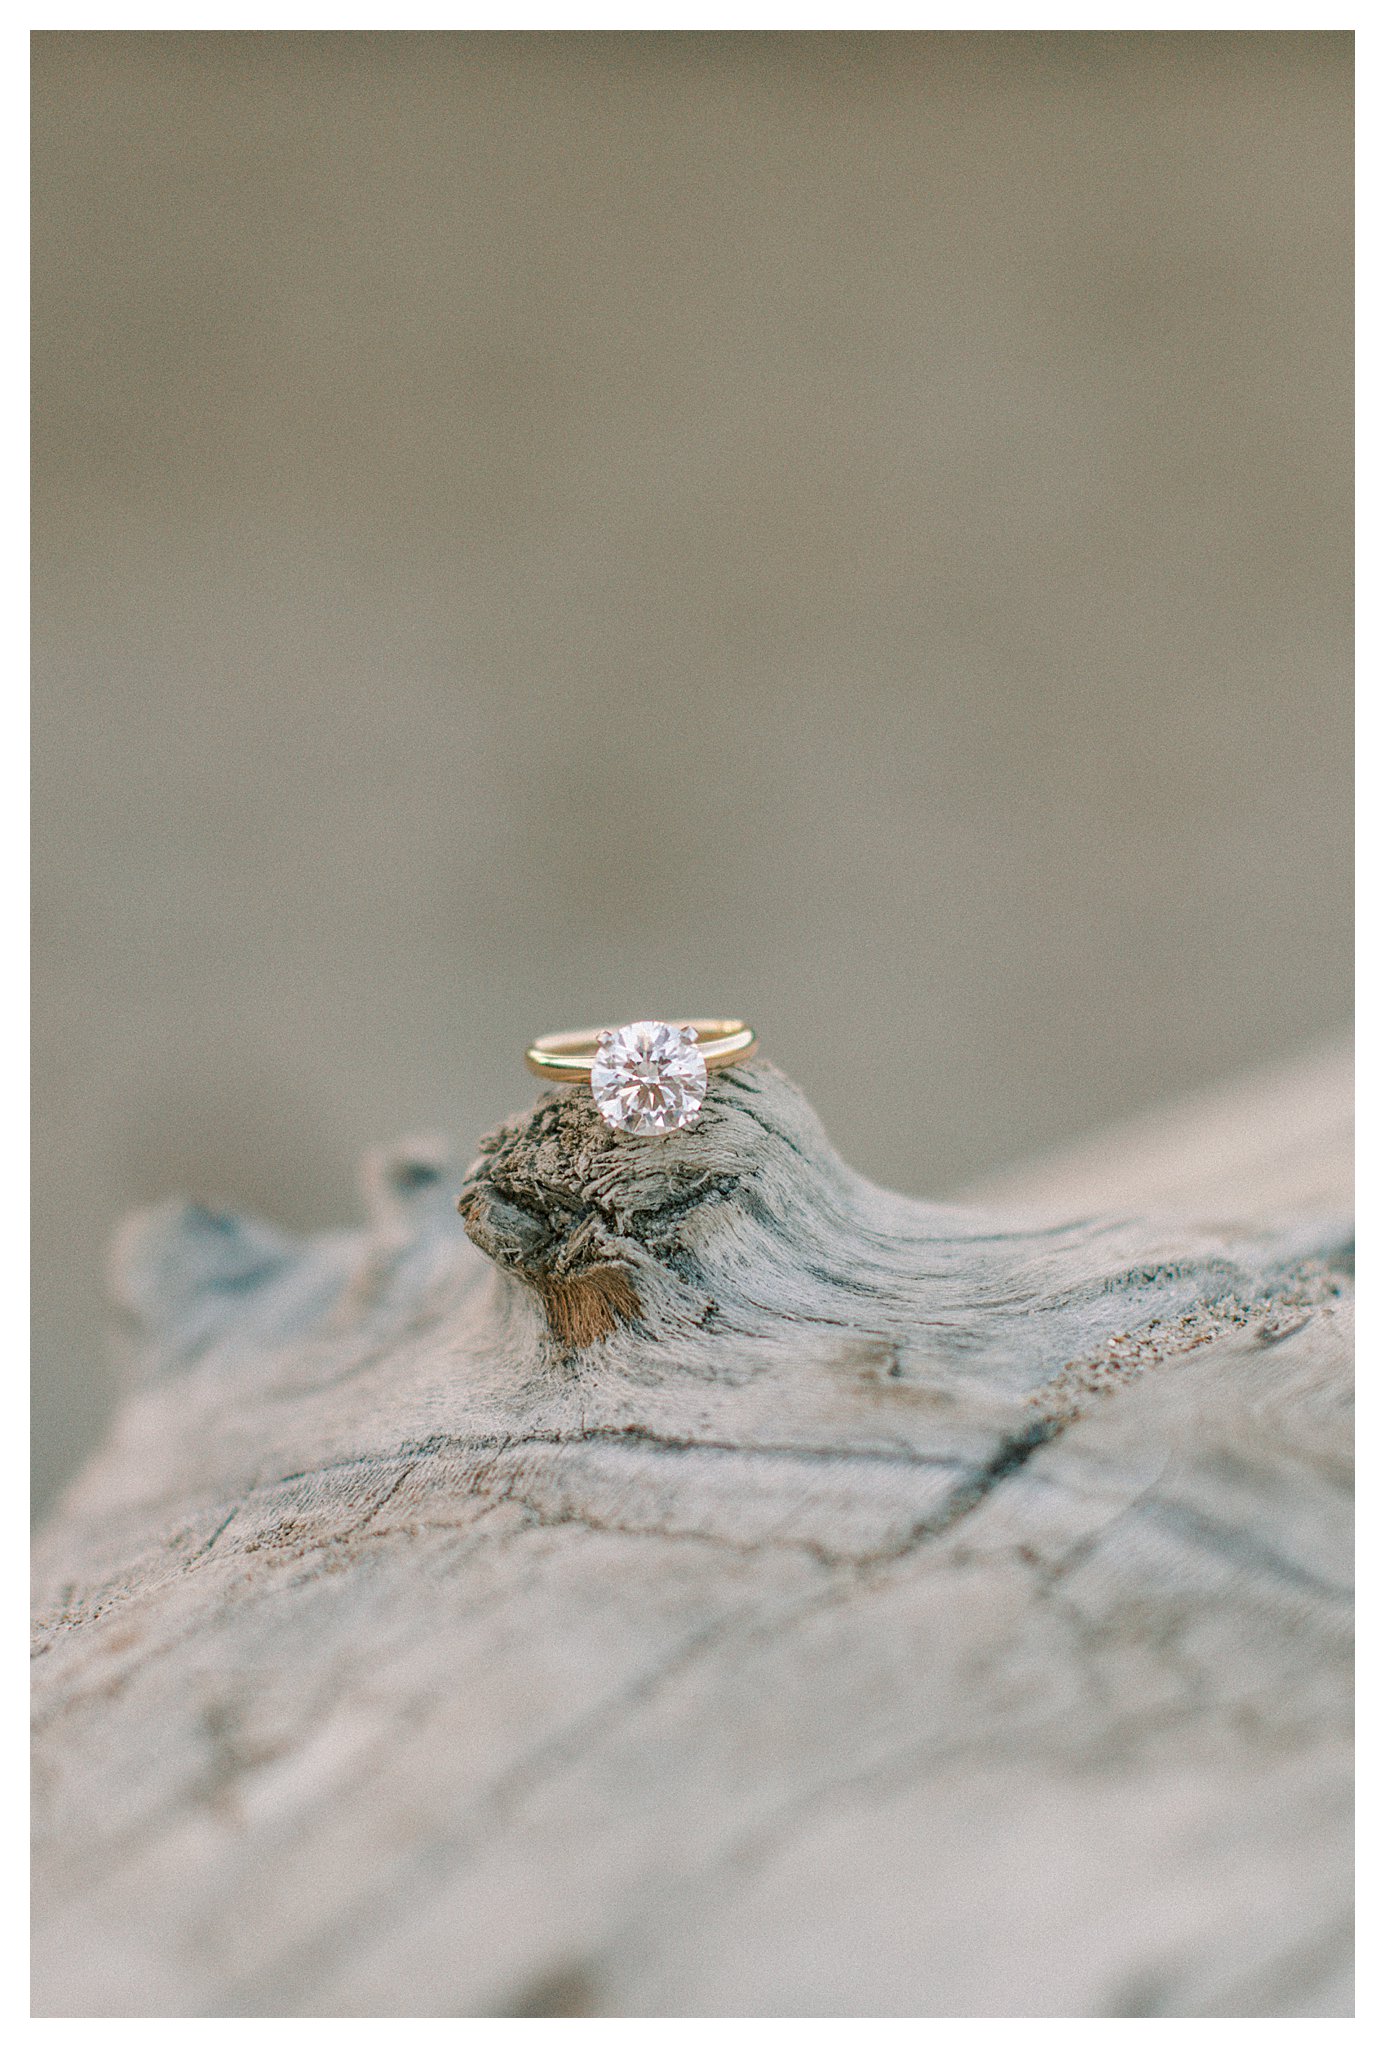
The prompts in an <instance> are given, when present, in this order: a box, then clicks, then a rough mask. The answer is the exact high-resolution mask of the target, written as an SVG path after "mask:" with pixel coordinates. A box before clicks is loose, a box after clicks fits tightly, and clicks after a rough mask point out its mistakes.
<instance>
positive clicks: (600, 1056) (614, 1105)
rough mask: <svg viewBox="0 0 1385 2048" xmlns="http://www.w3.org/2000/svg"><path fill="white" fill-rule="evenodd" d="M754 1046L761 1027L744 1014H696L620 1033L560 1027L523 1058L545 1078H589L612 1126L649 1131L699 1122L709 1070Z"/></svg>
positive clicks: (744, 1055)
mask: <svg viewBox="0 0 1385 2048" xmlns="http://www.w3.org/2000/svg"><path fill="white" fill-rule="evenodd" d="M754 1050H755V1033H754V1032H753V1031H752V1030H751V1028H750V1026H749V1025H748V1024H746V1023H743V1022H742V1020H741V1019H740V1018H739V1017H692V1018H680V1019H679V1020H678V1021H677V1022H675V1023H672V1024H660V1023H655V1022H652V1021H645V1022H643V1023H640V1024H626V1025H623V1026H622V1027H621V1029H620V1030H619V1031H555V1032H554V1033H553V1034H552V1035H551V1036H550V1037H548V1038H536V1039H535V1040H534V1043H533V1044H532V1045H531V1046H530V1047H529V1050H528V1051H527V1052H526V1053H525V1055H524V1058H525V1062H526V1064H527V1066H528V1068H529V1071H530V1073H531V1074H538V1075H539V1076H540V1077H541V1078H542V1079H543V1080H545V1081H571V1082H576V1083H579V1084H580V1083H582V1082H587V1083H588V1084H589V1085H590V1087H591V1091H592V1095H593V1097H594V1098H595V1101H596V1106H597V1108H598V1109H599V1110H600V1112H601V1114H602V1116H603V1117H604V1118H605V1120H606V1122H607V1123H608V1124H609V1125H610V1126H611V1129H612V1130H613V1131H632V1132H634V1133H635V1134H636V1136H638V1137H649V1136H651V1135H652V1134H653V1133H654V1132H656V1131H681V1130H683V1129H685V1128H686V1126H687V1125H688V1124H691V1123H695V1122H696V1121H697V1118H698V1116H699V1115H700V1114H701V1110H702V1098H703V1096H704V1095H705V1094H706V1093H707V1076H708V1073H709V1072H712V1071H714V1070H715V1069H716V1068H717V1067H733V1066H735V1064H736V1062H737V1061H738V1060H745V1059H749V1057H750V1055H751V1053H753V1052H754Z"/></svg>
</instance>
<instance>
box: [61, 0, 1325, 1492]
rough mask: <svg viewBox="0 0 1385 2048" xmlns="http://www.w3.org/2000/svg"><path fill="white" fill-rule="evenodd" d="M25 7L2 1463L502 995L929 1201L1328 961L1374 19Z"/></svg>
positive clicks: (1153, 1090) (1319, 1006) (497, 1014)
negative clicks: (235, 21)
mask: <svg viewBox="0 0 1385 2048" xmlns="http://www.w3.org/2000/svg"><path fill="white" fill-rule="evenodd" d="M34 54H35V66H36V73H35V75H36V94H35V131H34V132H35V177H34V198H35V209H36V222H35V274H36V301H35V311H36V367H35V400H36V411H35V440H34V449H35V474H36V497H35V511H36V526H35V532H36V544H37V554H36V602H35V647H36V660H37V682H36V700H35V729H36V818H37V830H36V847H35V885H36V889H35V893H36V913H37V917H36V934H37V938H36V1017H35V1028H36V1035H35V1043H36V1102H35V1108H36V1118H37V1121H36V1141H37V1142H36V1204H35V1212H34V1214H35V1232H36V1310H37V1314H36V1360H37V1369H36V1400H35V1422H36V1435H37V1479H36V1485H37V1492H38V1496H39V1499H40V1501H41V1500H42V1499H43V1498H44V1497H46V1496H47V1494H48V1493H49V1491H50V1490H51V1488H52V1486H53V1485H54V1484H55V1483H56V1482H58V1481H59V1480H60V1479H61V1478H62V1477H63V1476H65V1475H66V1474H67V1473H68V1472H69V1471H70V1470H71V1468H72V1467H73V1465H74V1463H75V1461H76V1460H77V1459H78V1458H79V1457H80V1456H81V1454H82V1453H83V1452H84V1451H85V1450H86V1449H87V1448H88V1447H89V1445H90V1444H91V1443H92V1441H93V1439H94V1437H95V1436H96V1435H97V1433H98V1432H99V1429H100V1426H101V1422H102V1418H103V1415H104V1413H105V1411H106V1408H107V1405H108V1400H109V1384H108V1372H107V1367H106V1364H105V1351H104V1338H103V1318H102V1310H101V1266H102V1260H103V1256H104V1246H105V1242H106V1240H107V1237H108V1234H109V1232H110V1230H111V1227H112V1224H113V1222H114V1220H115V1218H116V1217H117V1215H118V1214H119V1213H120V1211H121V1210H123V1209H124V1208H126V1207H127V1206H129V1205H131V1204H133V1203H138V1202H144V1201H148V1200H151V1199H155V1198H158V1197H162V1196H164V1195H167V1194H169V1193H172V1192H175V1191H184V1192H189V1193H193V1194H198V1195H202V1196H205V1197H212V1198H215V1199H217V1200H225V1201H229V1202H231V1203H235V1204H241V1205H247V1206H250V1207H253V1208H256V1209H261V1210H265V1211H268V1212H269V1213H271V1214H272V1215H273V1216H274V1217H276V1218H278V1219H279V1220H280V1221H282V1222H285V1223H288V1224H290V1225H295V1226H301V1227H304V1228H307V1227H312V1226H319V1225H325V1224H334V1223H338V1222H341V1221H345V1220H349V1219H350V1218H351V1217H352V1215H353V1214H354V1212H355V1195H354V1169H355V1161H356V1158H357V1155H358V1153H359V1152H360V1150H361V1148H362V1147H363V1146H365V1145H367V1144H369V1143H371V1142H373V1141H376V1140H379V1139H386V1138H390V1137H394V1136H397V1135H399V1134H401V1133H402V1132H405V1131H413V1130H419V1129H428V1128H436V1127H441V1128H442V1129H444V1130H446V1131H448V1132H450V1133H452V1134H454V1136H455V1138H456V1141H457V1143H458V1145H459V1147H460V1149H461V1152H462V1155H463V1157H464V1158H465V1157H468V1156H470V1151H471V1149H472V1148H473V1145H474V1140H475V1138H476V1136H477V1134H478V1133H479V1132H480V1131H482V1130H483V1129H485V1127H486V1126H487V1125H489V1124H490V1123H492V1122H493V1121H494V1120H495V1119H497V1118H498V1117H500V1116H502V1115H503V1114H505V1113H507V1112H508V1111H510V1110H513V1109H515V1108H518V1107H520V1106H522V1105H523V1104H524V1103H525V1102H526V1101H527V1100H529V1099H530V1098H531V1096H532V1092H533V1084H532V1083H531V1082H530V1081H529V1080H528V1079H527V1078H526V1076H525V1074H524V1072H523V1070H522V1068H521V1066H520V1058H519V1056H520V1053H521V1051H522V1048H523V1045H524V1042H525V1040H526V1038H527V1037H528V1036H529V1035H530V1034H531V1033H533V1032H536V1031H542V1030H545V1029H553V1028H556V1027H559V1026H561V1025H564V1024H583V1023H587V1022H589V1021H596V1020H601V1019H613V1020H617V1021H619V1020H623V1019H626V1018H629V1017H632V1016H638V1015H644V1014H659V1013H663V1014H677V1013H680V1012H687V1011H694V1012H695V1011H703V1010H719V1011H724V1012H732V1011H738V1012H744V1013H745V1014H747V1015H749V1016H751V1017H753V1018H754V1019H755V1020H756V1022H757V1023H758V1024H759V1025H760V1026H761V1029H762V1031H763V1034H764V1038H765V1041H766V1046H767V1049H768V1050H769V1051H770V1052H771V1053H772V1055H773V1057H774V1058H775V1059H777V1060H778V1061H779V1062H780V1063H781V1064H782V1065H783V1066H785V1067H786V1068H787V1069H788V1070H789V1071H790V1072H791V1073H792V1074H794V1075H795V1076H796V1077H797V1079H798V1080H799V1081H800V1082H801V1083H802V1084H803V1085H804V1087H805V1088H806V1089H807V1090H808V1092H809V1093H810V1094H811V1095H812V1097H813V1098H814V1100H815V1101H816V1102H817V1104H818V1107H819V1109H820V1110H821V1112H822V1114H823V1116H824V1117H825V1119H826V1121H827V1124H828V1127H829V1130H830V1131H831V1132H832V1134H833V1136H834V1137H835V1139H836V1141H837V1143H838V1144H839V1146H840V1147H841V1149H842V1150H843V1151H845V1152H846V1154H847V1155H848V1156H849V1158H850V1159H851V1160H852V1162H853V1163H854V1164H855V1165H857V1166H859V1167H861V1168H862V1169H864V1170H865V1171H866V1172H868V1173H870V1174H871V1175H873V1176H874V1177H875V1178H877V1179H881V1180H884V1181H888V1182H891V1183H893V1184H895V1185H896V1186H900V1187H904V1188H908V1189H912V1190H915V1191H917V1192H920V1193H942V1192H945V1191H947V1190H948V1189H949V1188H950V1187H952V1186H955V1185H956V1184H958V1183H959V1182H960V1181H962V1180H965V1179H967V1178H969V1177H972V1176H975V1175H977V1174H979V1173H982V1172H984V1171H985V1169H986V1168H987V1167H989V1166H992V1165H994V1164H996V1163H998V1162H999V1161H1001V1160H1003V1159H1006V1158H1010V1157H1014V1156H1017V1155H1021V1154H1024V1153H1026V1152H1030V1151H1033V1150H1035V1149H1037V1148H1039V1147H1042V1146H1044V1145H1046V1144H1049V1143H1051V1142H1054V1141H1058V1140H1061V1139H1066V1138H1069V1137H1073V1136H1076V1135H1077V1134H1079V1133H1081V1132H1083V1131H1085V1130H1087V1129H1089V1128H1091V1127H1093V1126H1095V1125H1098V1124H1100V1123H1101V1122H1103V1121H1104V1120H1106V1119H1108V1118H1111V1117H1113V1116H1116V1115H1119V1114H1121V1113H1124V1112H1128V1111H1131V1110H1134V1109H1137V1108H1139V1107H1141V1106H1143V1105H1145V1104H1148V1103H1151V1102H1154V1101H1156V1100H1158V1099H1159V1098H1160V1097H1162V1096H1164V1095H1166V1094H1168V1093H1170V1092H1172V1091H1177V1090H1180V1089H1183V1088H1186V1087H1191V1086H1194V1085H1197V1084H1201V1083H1204V1082H1207V1081H1210V1080H1213V1079H1215V1078H1216V1077H1218V1076H1220V1075H1223V1074H1227V1073H1230V1072H1232V1071H1234V1070H1236V1069H1239V1068H1241V1067H1243V1066H1245V1065H1247V1064H1248V1063H1252V1062H1255V1061H1258V1060H1262V1059H1265V1058H1267V1057H1270V1056H1272V1055H1275V1054H1277V1053H1279V1052H1283V1051H1287V1050H1290V1049H1292V1048H1294V1047H1297V1046H1299V1045H1300V1044H1303V1043H1306V1042H1308V1041H1311V1040H1312V1039H1314V1038H1315V1037H1317V1036H1318V1035H1320V1034H1322V1033H1324V1032H1325V1031H1328V1030H1331V1029H1332V1028H1334V1027H1336V1026H1337V1025H1339V1024H1340V1023H1341V1022H1342V1020H1343V1019H1344V1018H1345V1016H1346V1014H1347V1008H1348V1000H1349V991H1348V980H1347V974H1348V904H1347V895H1348V846H1349V840H1348V824H1349V819H1348V801H1349V751H1348V750H1349V713H1350V698H1349V683H1348V656H1349V640H1348V632H1349V582H1348V579H1349V566H1350V554H1349V523H1348V522H1349V512H1350V501H1349V489H1350V477H1349V448H1350V442H1349V431H1350V423H1349V414H1348V404H1349V382H1348V377H1349V361H1348V344H1349V329H1348V318H1349V260H1350V240H1349V236H1350V222H1349V189H1350V188H1349V179H1350V89H1351V82H1350V67H1351V39H1350V37H1349V36H1347V35H1342V34H1308V35H1296V34H1295V35H1288V34H1268V35H1258V34H1257V35H1243V34H1220V33H1218V34H1177V35H1152V34H1151V35H1097V36H1088V35H1085V34H1053V35H1041V36H1028V35H1009V34H985V35H978V36H971V35H859V36H858V35H804V36H799V35H758V34H755V35H720V34H717V35H667V34H651V35H616V36H608V35H604V34H577V35H559V36H548V35H532V34H516V35H508V36H507V35H496V36H492V35H470V34H451V35H449V34H443V35H437V34H418V35H415V34H399V35H389V34H374V33H371V34H267V33H247V34H240V33H237V34H181V33H179V34H170V33H161V34H148V35H145V34H41V35H39V36H38V37H37V38H36V39H35V43H34Z"/></svg>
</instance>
